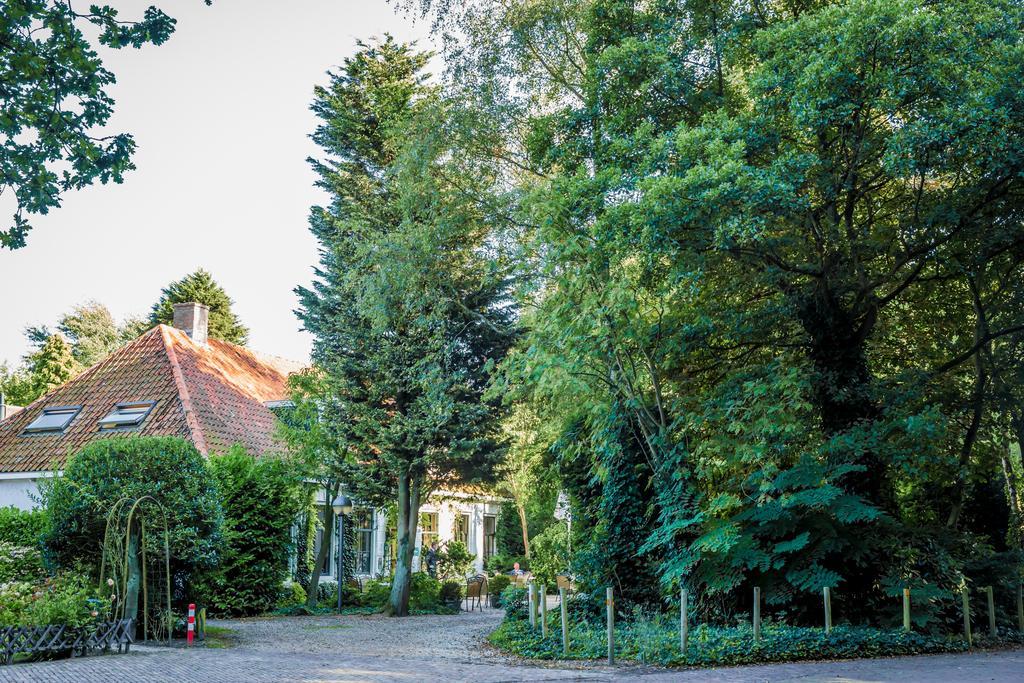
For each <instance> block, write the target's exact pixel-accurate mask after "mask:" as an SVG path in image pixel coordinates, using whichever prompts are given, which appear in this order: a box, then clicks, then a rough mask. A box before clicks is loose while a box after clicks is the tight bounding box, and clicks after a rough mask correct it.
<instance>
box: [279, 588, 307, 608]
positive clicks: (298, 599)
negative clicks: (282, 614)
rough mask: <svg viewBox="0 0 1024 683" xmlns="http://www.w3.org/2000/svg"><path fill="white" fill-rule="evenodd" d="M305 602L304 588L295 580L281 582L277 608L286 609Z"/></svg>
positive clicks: (299, 605)
mask: <svg viewBox="0 0 1024 683" xmlns="http://www.w3.org/2000/svg"><path fill="white" fill-rule="evenodd" d="M305 604H306V590H305V589H304V588H303V587H302V586H300V585H299V584H298V582H296V581H290V582H288V583H286V584H282V586H281V593H280V597H279V598H278V600H277V609H280V610H288V609H292V608H294V607H301V606H302V605H305Z"/></svg>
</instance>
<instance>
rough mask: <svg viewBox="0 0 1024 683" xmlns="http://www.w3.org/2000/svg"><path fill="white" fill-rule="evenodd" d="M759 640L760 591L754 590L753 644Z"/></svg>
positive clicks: (758, 589)
mask: <svg viewBox="0 0 1024 683" xmlns="http://www.w3.org/2000/svg"><path fill="white" fill-rule="evenodd" d="M759 640H761V589H760V588H756V587H755V588H754V642H755V643H756V642H757V641H759Z"/></svg>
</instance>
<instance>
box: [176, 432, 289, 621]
mask: <svg viewBox="0 0 1024 683" xmlns="http://www.w3.org/2000/svg"><path fill="white" fill-rule="evenodd" d="M209 469H210V473H211V474H212V475H213V479H214V481H215V483H216V486H217V489H218V490H219V492H220V504H221V508H222V509H223V511H224V526H223V543H222V545H221V547H220V549H219V550H220V552H219V555H220V563H219V565H218V566H217V568H216V569H215V570H213V571H211V572H208V573H207V574H206V575H205V576H204V577H203V578H202V580H201V582H200V585H198V586H197V587H196V591H195V597H196V599H198V600H201V601H202V602H203V604H204V605H206V606H207V608H208V609H209V610H210V612H211V613H213V614H216V615H225V616H251V615H254V614H261V613H263V612H268V611H270V610H272V609H273V608H274V607H275V605H277V603H278V600H279V598H280V591H281V584H282V582H283V581H284V580H285V579H286V578H288V555H289V553H290V552H291V550H292V538H291V529H292V525H293V524H294V522H295V520H296V518H297V516H298V514H299V512H300V508H301V507H302V505H303V502H304V499H305V497H304V496H303V492H302V482H301V480H300V479H299V478H298V477H297V476H295V474H294V468H291V467H289V466H288V464H287V462H285V461H283V460H280V459H277V458H272V457H264V458H253V457H252V456H250V455H248V454H247V453H246V452H245V451H244V450H242V449H241V448H237V447H236V448H233V449H232V450H231V451H229V452H228V453H227V454H225V455H221V456H216V457H213V458H210V461H209Z"/></svg>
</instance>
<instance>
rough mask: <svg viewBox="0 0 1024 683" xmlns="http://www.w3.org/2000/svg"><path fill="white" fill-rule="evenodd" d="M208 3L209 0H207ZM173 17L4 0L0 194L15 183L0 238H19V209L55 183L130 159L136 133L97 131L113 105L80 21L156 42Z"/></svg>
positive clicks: (132, 39)
mask: <svg viewBox="0 0 1024 683" xmlns="http://www.w3.org/2000/svg"><path fill="white" fill-rule="evenodd" d="M206 4H210V0H206ZM174 23H175V22H174V19H172V18H170V17H169V16H167V15H166V14H164V13H163V12H161V11H160V10H159V9H158V8H156V7H150V8H149V9H147V10H146V12H145V14H144V15H143V17H142V19H140V20H137V21H125V20H123V19H122V18H121V17H120V16H119V15H118V12H117V10H116V9H114V8H113V7H110V6H107V5H104V6H99V5H92V6H91V7H90V8H89V11H88V12H78V11H76V10H75V9H74V7H73V5H72V3H70V2H63V1H60V0H7V1H6V2H4V7H3V12H2V13H0V44H2V45H3V52H2V57H0V112H2V115H0V140H2V153H0V195H2V194H3V193H4V191H8V190H9V191H10V192H11V193H13V195H14V198H15V201H16V202H17V212H16V213H15V214H14V222H13V225H11V227H9V228H8V229H6V230H0V248H6V249H17V248H19V247H23V246H25V236H26V234H27V233H28V231H29V230H30V228H31V226H30V225H29V223H28V220H27V219H26V217H25V214H26V213H28V214H45V213H47V212H48V211H49V210H50V209H53V208H56V207H58V206H60V201H61V193H63V192H66V191H68V190H77V189H80V188H82V187H86V186H88V185H90V184H92V183H93V182H94V181H95V180H100V181H101V182H103V183H106V182H109V181H111V180H113V181H114V182H117V183H119V182H121V180H122V178H123V175H124V172H125V171H130V170H132V169H134V168H135V166H134V164H133V163H132V161H131V155H132V152H134V150H135V141H134V140H133V139H132V137H131V135H129V134H127V133H117V134H113V135H107V134H103V133H102V129H103V127H104V126H105V125H106V124H107V122H108V121H109V119H110V116H111V114H112V113H113V110H114V109H113V107H114V101H113V99H111V97H110V96H109V95H108V94H107V92H106V87H107V86H109V85H111V84H112V83H114V74H113V73H111V72H110V71H108V70H107V69H105V68H104V67H103V62H102V61H101V60H100V58H99V56H98V55H97V54H96V52H95V50H94V49H93V46H92V45H91V43H90V41H89V40H88V39H87V37H86V35H85V33H83V30H82V29H83V28H87V29H93V30H97V31H98V33H99V42H100V44H102V45H104V46H106V47H111V48H123V47H127V46H129V45H130V46H132V47H136V48H138V47H142V46H143V45H144V44H146V43H152V44H154V45H160V44H162V43H163V42H164V41H166V40H167V39H168V38H169V37H170V35H171V33H172V32H173V31H174Z"/></svg>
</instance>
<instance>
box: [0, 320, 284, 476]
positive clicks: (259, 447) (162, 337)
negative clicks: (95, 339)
mask: <svg viewBox="0 0 1024 683" xmlns="http://www.w3.org/2000/svg"><path fill="white" fill-rule="evenodd" d="M301 367H302V366H301V365H299V364H297V363H291V362H289V361H285V360H283V359H280V358H273V357H269V356H263V355H259V354H256V353H254V352H252V351H249V350H248V349H246V348H244V347H241V346H236V345H234V344H229V343H227V342H223V341H219V340H214V339H211V340H210V341H209V342H208V344H207V345H199V344H196V343H195V342H193V341H192V340H191V339H190V338H189V337H188V335H186V334H185V333H184V332H182V331H181V330H177V329H174V328H172V327H167V326H166V325H158V326H157V327H154V328H153V329H151V330H149V331H148V332H146V333H145V334H143V335H142V336H141V337H139V338H138V339H136V340H134V341H132V342H130V343H129V344H127V345H125V346H123V347H122V348H120V349H118V350H117V351H115V352H114V353H112V354H111V355H110V356H108V357H107V358H106V359H104V360H103V361H101V362H100V363H97V364H96V365H94V366H93V367H91V368H89V369H88V370H86V371H85V372H84V373H82V374H80V375H78V376H77V377H75V378H74V379H72V380H71V381H70V382H68V383H67V384H65V385H63V386H61V387H59V388H57V389H55V390H53V391H51V392H50V393H49V394H47V395H46V396H44V397H43V398H41V399H39V400H38V401H36V402H35V403H33V404H32V405H30V406H28V407H27V408H25V410H23V411H21V412H20V413H18V414H16V415H13V416H11V417H9V418H8V419H6V420H4V421H2V422H0V472H35V471H48V470H53V469H60V468H61V467H63V466H64V463H65V462H66V460H67V458H68V456H69V455H71V454H73V453H75V452H76V451H78V450H79V449H80V448H81V447H82V446H83V445H85V444H86V443H88V442H90V441H93V440H95V439H99V438H106V437H130V436H132V435H137V434H145V435H153V436H180V437H183V438H186V439H189V440H190V441H192V443H194V444H195V446H196V448H198V449H199V451H200V452H201V453H203V454H204V455H209V454H210V453H217V452H222V451H224V450H227V449H228V448H230V447H231V446H232V445H234V444H236V443H238V444H241V445H242V446H244V447H245V448H246V450H248V451H249V452H250V453H253V454H254V455H259V454H262V453H265V452H267V451H272V450H277V449H279V448H280V444H278V443H277V442H276V440H275V438H274V430H275V423H274V415H273V413H272V412H271V411H270V409H269V408H267V407H266V406H265V405H264V403H266V402H267V401H278V400H284V399H287V398H288V386H287V378H288V375H289V374H290V373H292V372H296V371H298V370H300V369H301ZM131 401H156V406H155V407H154V408H153V410H152V412H151V413H150V414H149V415H148V416H147V417H146V419H145V421H144V422H143V423H142V425H141V426H140V427H139V428H138V429H134V430H131V431H124V432H111V431H107V432H100V431H99V430H98V426H97V425H98V422H99V420H100V419H101V418H103V417H104V416H105V415H106V414H107V413H109V412H110V410H111V409H112V408H113V407H114V405H115V404H117V403H125V402H131ZM66 405H74V406H82V411H81V412H80V413H79V414H78V415H76V416H75V418H74V420H72V422H71V424H69V425H68V427H67V428H66V429H65V430H64V432H63V433H61V434H36V435H32V436H22V435H21V433H22V431H23V430H24V429H25V427H26V426H27V425H28V424H29V423H31V422H32V421H33V420H35V419H36V417H37V416H38V415H39V414H40V413H41V412H42V410H43V409H44V408H46V407H49V406H66Z"/></svg>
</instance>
